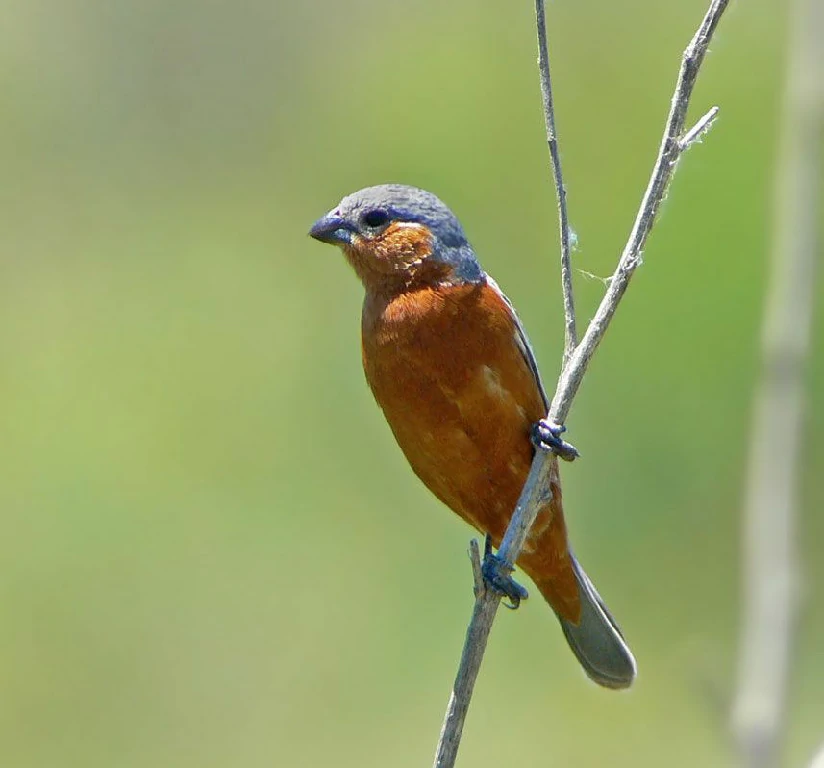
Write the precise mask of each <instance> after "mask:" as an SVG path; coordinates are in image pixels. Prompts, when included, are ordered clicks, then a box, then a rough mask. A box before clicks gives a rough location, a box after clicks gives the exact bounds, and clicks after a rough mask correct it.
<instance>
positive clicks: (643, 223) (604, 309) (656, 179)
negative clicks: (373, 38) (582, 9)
mask: <svg viewBox="0 0 824 768" xmlns="http://www.w3.org/2000/svg"><path fill="white" fill-rule="evenodd" d="M728 3H729V0H712V2H711V4H710V7H709V10H708V11H707V13H706V15H705V16H704V19H703V21H702V22H701V25H700V27H699V28H698V31H697V32H696V33H695V36H694V37H693V38H692V40H691V41H690V43H689V45H688V46H687V48H686V50H685V51H684V55H683V59H682V61H681V68H680V71H679V73H678V80H677V83H676V86H675V92H674V94H673V97H672V104H671V107H670V112H669V115H668V117H667V122H666V125H665V128H664V134H663V137H662V140H661V147H660V149H659V151H658V157H657V159H656V161H655V166H654V167H653V171H652V175H651V177H650V180H649V184H648V185H647V189H646V192H645V193H644V197H643V199H642V201H641V207H640V209H639V211H638V215H637V216H636V219H635V223H634V225H633V227H632V231H631V232H630V236H629V239H628V241H627V244H626V245H625V246H624V250H623V253H622V254H621V258H620V260H619V262H618V266H617V267H616V269H615V272H614V274H613V275H612V278H611V279H610V282H609V287H608V289H607V292H606V294H605V296H604V298H603V300H602V301H601V304H600V306H599V307H598V311H597V312H596V314H595V316H594V317H593V319H592V320H591V321H590V323H589V326H588V327H587V330H586V332H585V334H584V336H583V338H582V340H581V342H580V344H578V345H577V346H575V343H574V334H575V317H574V302H573V298H572V280H571V270H570V265H569V225H568V223H567V222H566V199H565V192H564V187H563V181H562V179H561V173H560V163H559V162H558V150H557V137H556V136H555V119H554V109H553V104H552V91H551V87H550V84H551V80H550V77H549V56H548V53H547V43H546V30H545V25H544V2H543V0H536V4H535V5H536V20H537V22H538V48H539V65H540V69H541V85H542V94H543V97H544V112H545V116H546V123H547V142H548V144H549V148H550V155H551V158H552V165H553V175H554V177H555V180H556V186H557V190H558V205H559V214H560V218H561V258H562V286H563V290H564V314H565V329H566V343H565V361H566V364H565V365H564V368H563V371H562V373H561V376H560V378H559V380H558V384H557V387H556V390H555V395H554V397H553V399H552V405H551V406H550V409H549V413H548V414H547V419H548V420H549V421H550V422H553V423H556V424H562V423H563V422H564V421H565V419H566V417H567V414H568V413H569V410H570V408H571V406H572V401H573V399H574V398H575V395H576V393H577V391H578V388H579V387H580V385H581V381H582V380H583V377H584V374H585V373H586V370H587V367H588V366H589V362H590V360H591V359H592V356H593V354H594V353H595V350H596V349H597V347H598V344H599V343H600V342H601V339H602V338H603V337H604V334H605V333H606V330H607V328H608V327H609V323H610V321H611V320H612V317H613V315H614V314H615V310H616V309H617V307H618V304H619V303H620V301H621V298H622V297H623V295H624V292H625V291H626V289H627V286H628V285H629V281H630V280H631V278H632V275H633V274H634V272H635V270H636V269H637V268H638V265H639V264H640V263H641V251H642V249H643V247H644V244H645V243H646V240H647V237H648V236H649V233H650V230H651V229H652V225H653V224H654V222H655V218H656V215H657V213H658V210H659V208H660V206H661V202H662V201H663V199H664V196H665V193H666V190H667V187H668V185H669V183H670V180H671V179H672V175H673V173H674V171H675V166H676V164H677V162H678V160H679V158H680V157H681V155H682V154H683V153H684V152H685V151H686V150H687V149H688V148H689V147H690V145H691V144H693V143H694V142H695V140H696V139H697V138H698V137H699V136H700V135H702V134H703V133H704V132H705V131H706V130H707V129H708V128H709V126H710V124H711V122H712V120H713V119H714V118H715V115H716V114H717V108H713V109H712V110H710V112H708V113H707V114H706V115H704V117H702V118H701V119H700V120H699V121H698V122H697V123H696V125H695V126H694V127H692V128H690V129H689V130H685V123H686V115H687V108H688V106H689V101H690V97H691V96H692V91H693V87H694V85H695V79H696V77H697V75H698V72H699V70H700V68H701V64H702V63H703V61H704V56H705V55H706V52H707V48H708V46H709V43H710V40H711V39H712V35H713V33H714V32H715V29H716V27H717V26H718V22H719V21H720V20H721V16H722V15H723V13H724V11H725V10H726V8H727V5H728ZM571 339H572V340H573V341H572V343H570V340H571ZM572 347H574V351H572V352H571V355H569V357H568V361H567V356H568V354H567V353H568V352H569V350H571V349H572ZM549 469H550V456H549V455H548V454H546V453H544V452H541V451H537V452H536V454H535V458H534V459H533V462H532V467H531V468H530V471H529V475H528V477H527V480H526V483H525V484H524V488H523V490H522V492H521V496H520V498H519V499H518V503H517V505H516V507H515V511H514V512H513V515H512V519H511V521H510V524H509V527H508V528H507V531H506V535H505V536H504V539H503V541H502V542H501V546H500V548H499V550H498V557H499V558H501V559H502V560H503V561H504V562H505V563H508V564H510V565H512V564H514V563H515V561H516V560H517V559H518V555H519V554H520V552H521V549H522V547H523V544H524V541H525V540H526V537H527V534H528V533H529V529H530V528H531V527H532V524H533V523H534V521H535V517H536V516H537V513H538V508H539V504H545V503H546V500H547V498H551V493H552V491H551V490H550V485H549ZM476 592H477V595H476V599H475V607H474V609H473V612H472V619H471V621H470V623H469V628H468V629H467V633H466V640H465V642H464V648H463V652H462V654H461V661H460V665H459V667H458V674H457V676H456V678H455V684H454V686H453V688H452V692H451V695H450V698H449V704H448V706H447V711H446V715H445V717H444V722H443V727H442V728H441V734H440V739H439V741H438V748H437V751H436V754H435V763H434V765H435V768H452V766H454V764H455V759H456V757H457V752H458V746H459V744H460V739H461V733H462V731H463V724H464V720H465V718H466V712H467V710H468V708H469V701H470V699H471V697H472V690H473V688H474V686H475V680H476V679H477V677H478V671H479V669H480V666H481V661H482V659H483V654H484V651H485V649H486V643H487V640H488V638H489V632H490V630H491V628H492V622H493V621H494V619H495V614H496V612H497V610H498V604H499V602H500V595H499V594H497V593H496V592H494V591H492V590H489V589H483V590H481V589H476Z"/></svg>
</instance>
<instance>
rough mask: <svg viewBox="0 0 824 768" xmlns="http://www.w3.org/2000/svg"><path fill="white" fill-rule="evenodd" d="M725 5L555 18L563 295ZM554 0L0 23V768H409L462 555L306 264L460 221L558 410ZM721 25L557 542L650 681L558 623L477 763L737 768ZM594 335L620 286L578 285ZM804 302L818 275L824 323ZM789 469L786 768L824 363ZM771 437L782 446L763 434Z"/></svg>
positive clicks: (213, 9)
mask: <svg viewBox="0 0 824 768" xmlns="http://www.w3.org/2000/svg"><path fill="white" fill-rule="evenodd" d="M706 5H707V3H706V1H705V0H688V1H687V0H685V1H684V2H679V3H675V2H660V1H659V0H625V1H624V2H620V3H616V2H608V1H606V0H575V1H573V0H555V2H552V3H551V4H550V7H549V9H548V13H549V26H550V41H551V42H550V44H551V55H552V63H553V66H554V78H555V88H556V102H557V109H558V128H559V133H560V138H561V142H562V153H563V161H564V171H565V173H566V178H567V187H568V191H569V200H570V213H571V219H572V224H573V227H574V228H575V230H576V232H577V233H578V236H579V249H578V251H577V252H576V254H575V265H576V267H578V268H580V269H582V270H586V271H588V272H591V273H594V274H596V275H601V276H604V275H607V274H609V273H610V272H611V270H612V266H613V265H614V263H615V260H616V258H617V256H618V254H619V253H620V249H621V247H622V245H623V242H624V240H625V239H626V236H627V234H628V231H629V228H630V224H631V221H632V217H633V216H634V212H635V210H636V208H637V205H638V201H639V199H640V195H641V192H642V190H643V187H644V185H645V183H646V179H647V176H648V173H649V170H650V168H651V164H652V160H653V158H654V154H655V152H656V150H657V147H658V142H659V137H660V131H661V128H662V125H663V120H664V117H665V114H666V109H667V106H668V102H669V98H670V94H671V90H672V86H673V84H674V79H675V75H676V71H677V66H678V61H679V57H680V53H681V51H682V49H683V47H684V45H685V44H686V42H687V40H688V39H689V37H690V36H691V35H692V33H693V31H694V29H695V27H696V26H697V24H698V21H699V20H700V18H701V15H702V14H703V12H704V10H705V8H706ZM532 13H533V8H532V2H531V0H524V1H523V2H517V3H516V2H506V3H501V2H469V0H454V2H449V3H444V2H440V1H439V0H410V1H409V2H399V1H397V0H394V1H391V0H390V1H389V2H385V3H377V2H374V1H373V2H367V1H366V0H343V1H339V2H329V1H323V2H305V3H301V2H294V3H289V2H283V1H281V2H279V1H278V0H275V1H274V2H272V0H240V1H239V2H235V3H228V2H219V0H201V1H200V2H195V0H187V1H186V2H177V3H169V2H166V0H162V1H161V0H142V2H138V1H137V0H131V2H129V0H119V1H117V2H115V1H108V2H103V1H102V0H97V1H95V0H62V1H58V0H52V2H48V0H10V1H9V2H8V3H7V4H6V8H5V9H4V14H3V15H4V17H5V18H4V22H3V25H2V27H0V89H1V91H2V97H0V153H1V154H0V163H1V164H2V168H3V180H4V181H3V184H2V188H0V244H2V250H1V251H0V361H1V362H0V510H2V515H1V516H0V526H1V527H0V765H2V766H3V767H4V768H34V767H35V766H36V767H37V768H52V767H55V768H58V767H59V768H62V767H63V766H78V767H79V766H83V767H84V768H89V767H93V766H94V767H96V766H105V767H106V768H108V767H110V766H117V767H118V768H120V767H121V766H122V767H123V768H131V767H132V766H134V767H138V766H139V767H140V768H144V767H145V768H148V767H149V766H151V767H152V768H161V767H165V766H168V767H169V768H187V767H189V766H192V767H195V766H196V767H197V768H210V767H211V766H244V767H250V768H251V767H254V766H304V765H305V766H343V767H346V766H358V767H359V768H360V767H364V766H374V767H376V768H377V767H378V766H393V768H394V767H395V766H398V768H405V767H406V766H422V765H428V764H429V762H430V760H431V755H432V753H433V750H434V746H435V741H436V739H437V734H438V730H439V728H440V723H441V717H442V714H443V710H444V707H445V704H446V700H447V695H448V692H449V689H450V686H451V683H452V678H453V675H454V671H455V667H456V662H457V659H458V655H459V652H460V647H461V644H462V642H463V635H464V630H465V627H466V623H467V620H468V617H469V614H470V610H471V575H470V569H469V565H468V561H467V558H466V555H465V552H466V548H467V541H468V539H469V538H470V535H471V532H470V530H469V529H468V528H467V527H466V526H465V525H464V524H463V523H462V522H461V521H459V520H458V519H457V518H455V517H454V516H452V515H451V514H450V513H448V512H447V511H446V510H445V509H443V508H442V507H441V506H440V504H439V503H438V502H437V501H436V500H435V499H434V498H432V497H431V496H430V495H429V494H428V492H427V491H426V490H425V489H424V488H423V487H422V486H421V485H420V484H419V483H418V481H417V480H416V478H415V477H414V476H413V475H412V473H411V471H410V470H409V469H408V467H407V466H406V465H405V462H404V460H403V457H402V456H401V454H400V452H399V450H398V449H397V448H396V447H395V445H394V443H393V440H392V437H391V434H390V432H389V430H388V428H387V427H386V425H385V423H384V421H383V419H382V416H381V414H380V412H379V411H378V409H377V407H376V406H375V404H374V403H373V401H372V399H371V396H370V394H369V392H368V390H367V388H366V386H365V383H364V380H363V374H362V372H361V368H360V360H359V340H358V334H359V306H360V301H361V288H360V286H359V285H358V283H357V280H356V279H355V277H354V276H353V275H352V274H351V272H350V270H349V268H348V267H347V265H346V264H345V263H344V261H343V259H342V258H341V256H340V254H339V253H338V252H337V251H335V250H334V249H331V248H329V247H324V246H321V245H319V244H317V243H315V242H313V241H311V240H309V239H308V238H307V237H306V234H305V233H306V230H307V229H308V227H309V225H310V224H311V223H312V221H313V220H314V219H315V218H317V217H318V216H319V215H321V214H322V213H324V212H325V211H327V210H328V209H329V208H331V207H332V206H333V205H335V203H336V202H337V200H338V199H339V198H340V197H341V196H342V195H344V194H346V193H348V192H350V191H353V190H355V189H357V188H359V187H362V186H365V185H368V184H373V183H379V182H384V181H403V182H407V183H412V184H416V185H419V186H423V187H426V188H429V189H432V190H433V191H435V192H436V193H438V194H439V195H440V196H441V197H442V198H443V199H444V200H445V201H446V202H447V203H448V204H449V205H450V206H451V207H452V208H453V209H454V210H455V211H456V213H457V214H458V215H459V216H460V217H461V219H462V221H463V223H464V225H465V228H466V230H467V232H468V233H469V236H470V239H471V240H472V242H473V244H474V245H475V247H476V250H477V252H478V253H479V256H480V258H481V260H482V262H483V264H484V266H485V267H486V268H487V269H488V271H489V272H490V273H491V274H493V275H494V276H495V277H496V279H497V280H498V282H499V283H500V284H501V285H502V286H503V288H504V289H505V290H506V291H507V293H508V294H509V295H510V297H511V298H512V299H513V301H514V302H515V304H516V305H517V306H518V308H519V311H520V313H521V315H522V318H523V320H524V322H525V324H526V327H527V328H528V329H529V332H530V335H531V338H532V341H533V343H534V345H535V347H536V350H537V354H538V357H539V360H540V361H541V363H542V367H543V370H544V376H545V378H547V379H549V380H553V379H554V376H555V372H556V370H557V366H558V361H559V357H560V349H561V335H562V323H561V312H560V295H559V288H558V283H559V281H558V268H557V248H556V245H555V243H556V220H555V212H554V202H553V191H552V187H551V183H550V175H549V170H548V163H547V152H546V147H545V143H544V137H543V127H542V118H541V111H540V101H539V94H538V83H537V74H536V69H535V55H536V54H535V43H534V38H535V32H534V26H533V18H532ZM785 32H786V18H785V9H784V2H783V1H782V0H750V1H749V2H746V3H733V4H732V8H731V10H730V11H729V12H728V14H727V16H726V17H725V19H724V20H723V23H722V25H721V28H720V30H719V32H718V34H717V38H716V39H715V41H714V43H713V45H712V48H711V54H710V56H709V58H708V59H707V62H706V65H705V69H704V71H703V73H702V76H701V79H700V81H699V84H698V87H697V89H696V93H695V97H694V102H693V110H692V116H693V117H694V118H697V117H698V116H699V115H700V114H702V113H703V112H704V111H705V110H706V109H708V108H709V107H710V106H711V105H712V104H719V105H720V106H721V108H722V112H721V117H720V119H719V121H718V123H717V125H716V126H715V128H714V130H713V131H712V132H711V134H710V136H709V137H708V138H707V139H706V140H705V141H704V143H703V144H702V145H701V146H698V147H696V148H694V149H693V150H692V151H691V152H690V153H689V155H688V156H687V157H686V158H685V159H684V161H683V162H682V164H681V167H680V169H679V173H678V176H677V179H676V181H675V184H674V186H673V187H672V189H671V190H670V192H669V196H668V199H667V201H666V203H665V205H664V207H663V215H662V217H661V219H660V223H659V226H658V228H657V229H656V231H655V233H654V234H653V236H652V238H651V239H650V241H649V243H648V245H647V248H646V251H645V264H644V266H643V268H642V269H641V270H640V271H639V273H638V274H637V277H636V280H635V282H634V284H633V286H632V288H631V289H630V292H629V294H628V296H627V300H626V301H625V303H624V304H623V305H622V307H621V309H620V312H619V314H618V316H617V318H616V321H615V323H614V325H613V327H612V328H611V329H610V332H609V334H608V336H607V339H606V342H605V344H604V345H603V347H602V348H601V350H600V351H599V353H598V355H597V357H596V359H595V361H594V364H593V366H592V368H591V370H590V373H589V375H588V376H587V379H586V382H585V384H584V387H583V389H582V391H581V393H580V396H579V397H578V399H577V400H576V403H575V407H574V409H573V411H572V414H571V416H570V419H569V422H568V424H569V427H570V439H571V440H572V441H573V442H574V443H575V444H576V445H577V446H578V447H579V449H580V450H581V452H582V454H583V457H584V458H583V459H582V460H581V461H580V462H578V463H576V464H575V465H574V466H570V467H567V468H565V469H564V482H565V500H566V507H567V513H568V520H569V525H570V528H571V535H572V538H573V541H574V542H575V546H576V550H577V552H578V554H579V556H580V557H581V559H582V561H583V562H584V564H585V565H586V567H587V570H588V571H589V572H590V574H591V575H592V577H593V579H594V580H595V582H596V584H597V585H598V586H599V588H600V590H601V592H602V593H603V595H604V596H605V598H606V600H607V602H608V603H609V605H610V607H611V608H612V609H613V611H614V612H615V614H616V616H617V617H618V618H619V620H620V622H621V624H622V625H623V627H624V629H625V631H626V634H627V637H628V638H629V640H630V642H631V644H632V647H633V649H634V651H635V653H636V655H637V657H638V661H639V666H640V676H639V679H638V682H637V685H636V686H635V687H634V689H633V690H632V691H631V692H629V693H626V694H615V693H611V692H606V691H602V690H600V689H597V688H596V687H595V686H593V685H591V684H589V683H587V682H586V681H585V679H584V677H583V675H582V673H581V672H580V671H579V669H578V667H577V665H576V664H575V661H574V659H573V657H572V656H571V654H570V653H569V651H568V650H567V649H566V647H565V644H564V641H563V638H562V636H561V633H560V632H559V631H558V627H557V623H556V621H555V619H554V617H553V616H552V615H551V612H550V611H548V610H547V609H545V607H544V605H543V604H542V603H541V602H540V601H537V600H531V601H529V602H528V603H526V604H525V606H524V608H523V610H521V611H519V612H518V613H517V614H509V613H503V614H502V615H500V616H499V620H498V622H497V624H496V626H495V629H494V631H493V635H492V640H491V643H490V647H489V651H488V654H487V657H486V660H485V662H484V667H483V669H482V674H481V678H480V681H479V683H478V686H477V689H476V695H475V698H474V700H473V703H472V708H471V710H470V715H469V720H468V723H467V727H466V730H465V733H464V737H465V739H464V744H463V748H462V755H461V757H462V759H461V760H460V764H461V765H463V766H479V767H480V766H495V765H500V764H502V763H504V762H505V763H506V764H507V765H512V766H516V765H517V766H543V765H547V766H549V765H581V766H590V765H627V766H660V765H665V764H666V765H668V766H696V765H701V766H707V765H726V764H729V763H730V761H731V760H732V756H733V751H732V744H731V739H730V736H729V731H728V710H729V704H730V699H731V693H732V688H733V682H734V674H735V664H736V629H737V624H738V618H739V602H740V599H739V533H738V524H739V513H740V506H741V497H742V487H743V482H744V464H745V456H746V442H747V438H748V433H749V419H750V410H751V401H752V395H753V390H754V379H755V376H756V373H757V370H758V361H759V347H758V344H759V333H760V317H761V306H762V299H763V294H764V287H765V282H764V280H765V274H766V264H767V256H768V252H769V243H770V233H771V208H772V186H771V182H772V180H773V177H774V173H775V172H774V160H775V155H776V146H777V134H776V130H777V126H778V120H779V109H780V104H781V87H782V82H783V71H784V48H785V46H784V40H785ZM576 288H577V291H578V294H577V295H578V302H579V307H580V310H581V316H582V318H583V319H585V318H588V317H589V316H590V315H591V313H592V311H593V310H594V307H595V306H596V304H597V302H598V300H599V298H600V295H601V292H602V285H601V284H600V283H599V282H598V281H597V280H593V279H588V278H584V277H583V276H581V275H580V274H579V275H578V276H577V277H576ZM821 288H822V280H821V277H819V279H818V285H817V288H816V290H817V293H820V292H821ZM822 338H824V327H822V313H821V310H820V308H819V310H818V312H817V315H816V330H815V336H814V351H815V354H814V360H813V363H812V366H811V370H810V375H809V379H808V381H809V386H808V392H809V398H808V409H807V416H806V434H805V445H804V451H803V460H804V466H803V473H802V478H801V480H802V486H803V487H802V499H803V509H804V514H803V518H802V520H801V521H800V523H799V540H800V547H801V554H802V557H803V563H802V575H803V589H802V599H803V611H802V621H801V624H800V629H799V634H798V638H797V642H796V643H795V650H796V653H795V656H794V666H793V670H792V680H791V688H790V697H789V698H790V705H789V711H788V713H787V716H788V721H789V726H788V731H789V735H788V740H787V744H786V748H785V757H786V765H788V766H789V765H793V766H794V765H801V764H803V763H804V762H805V761H806V760H808V759H809V757H810V756H811V754H812V752H813V750H814V748H815V747H816V745H817V744H819V743H820V742H821V740H822V739H824V654H822V650H821V649H822V641H821V638H822V636H824V565H822V562H821V559H820V552H821V541H822V539H823V538H824V522H822V517H821V515H820V514H816V511H819V510H821V508H822V504H824V481H822V477H824V439H823V438H822V435H824V394H822V393H823V392H824V355H822V354H821V352H822ZM775 427H776V429H781V425H780V424H777V425H775Z"/></svg>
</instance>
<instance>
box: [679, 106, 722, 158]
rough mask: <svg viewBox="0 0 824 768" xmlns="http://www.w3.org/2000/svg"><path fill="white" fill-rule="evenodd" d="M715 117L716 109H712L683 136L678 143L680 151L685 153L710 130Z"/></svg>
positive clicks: (716, 114) (716, 115)
mask: <svg viewBox="0 0 824 768" xmlns="http://www.w3.org/2000/svg"><path fill="white" fill-rule="evenodd" d="M716 117H718V107H713V108H712V109H711V110H710V111H709V112H707V114H706V115H704V117H702V118H701V119H700V120H699V121H698V122H697V123H696V124H695V125H694V126H693V127H692V128H690V129H689V130H688V131H687V132H686V133H685V134H684V138H683V139H681V141H680V142H679V145H680V149H681V151H682V152H685V151H686V150H688V149H689V148H690V147H691V146H692V145H693V144H695V143H696V142H698V141H700V140H701V138H702V137H703V136H704V134H705V133H707V132H708V131H709V129H710V128H712V124H713V123H714V122H715V118H716Z"/></svg>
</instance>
